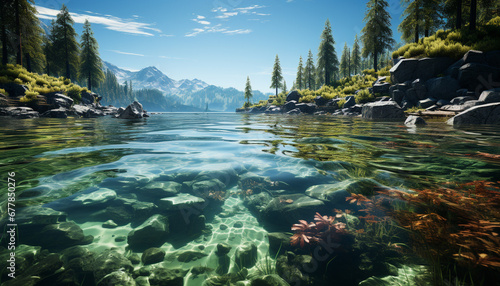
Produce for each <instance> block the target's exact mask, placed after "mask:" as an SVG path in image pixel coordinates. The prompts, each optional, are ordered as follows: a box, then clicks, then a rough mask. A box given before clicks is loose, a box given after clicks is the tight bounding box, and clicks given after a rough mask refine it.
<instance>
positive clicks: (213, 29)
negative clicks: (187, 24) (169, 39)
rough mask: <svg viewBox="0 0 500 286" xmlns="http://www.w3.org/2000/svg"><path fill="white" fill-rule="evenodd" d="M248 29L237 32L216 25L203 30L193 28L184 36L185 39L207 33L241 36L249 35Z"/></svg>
mask: <svg viewBox="0 0 500 286" xmlns="http://www.w3.org/2000/svg"><path fill="white" fill-rule="evenodd" d="M251 32H252V30H250V29H237V30H228V29H227V28H224V27H222V25H221V24H217V25H215V26H211V27H204V28H195V29H193V31H192V32H191V33H188V34H186V37H195V36H197V35H199V34H202V33H203V34H208V33H222V34H226V35H241V34H248V33H251Z"/></svg>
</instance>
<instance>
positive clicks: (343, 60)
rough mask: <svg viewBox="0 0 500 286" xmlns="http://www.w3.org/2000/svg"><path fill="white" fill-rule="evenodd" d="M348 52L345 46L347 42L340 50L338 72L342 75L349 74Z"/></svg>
mask: <svg viewBox="0 0 500 286" xmlns="http://www.w3.org/2000/svg"><path fill="white" fill-rule="evenodd" d="M350 64H351V63H350V52H349V48H348V47H347V43H345V44H344V50H343V51H342V56H341V57H340V74H341V75H342V76H343V77H347V76H350V74H349V66H350Z"/></svg>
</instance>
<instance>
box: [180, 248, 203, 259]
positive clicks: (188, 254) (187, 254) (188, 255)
mask: <svg viewBox="0 0 500 286" xmlns="http://www.w3.org/2000/svg"><path fill="white" fill-rule="evenodd" d="M205 256H207V254H205V253H203V252H200V251H190V250H188V251H184V252H182V253H181V254H179V256H178V257H177V261H179V262H191V261H196V260H198V259H200V258H203V257H205Z"/></svg>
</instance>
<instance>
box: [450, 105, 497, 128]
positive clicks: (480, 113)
mask: <svg viewBox="0 0 500 286" xmlns="http://www.w3.org/2000/svg"><path fill="white" fill-rule="evenodd" d="M447 123H448V124H450V125H453V126H454V127H460V126H463V125H469V124H495V125H498V124H500V102H494V103H488V104H483V105H479V106H475V107H472V108H470V109H468V110H466V111H464V112H462V113H459V114H457V115H455V116H454V117H452V118H451V119H449V120H448V121H447Z"/></svg>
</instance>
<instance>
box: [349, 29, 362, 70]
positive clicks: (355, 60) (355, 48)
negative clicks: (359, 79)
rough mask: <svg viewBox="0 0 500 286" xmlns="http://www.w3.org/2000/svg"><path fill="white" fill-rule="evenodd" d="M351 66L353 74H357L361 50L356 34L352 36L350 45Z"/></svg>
mask: <svg viewBox="0 0 500 286" xmlns="http://www.w3.org/2000/svg"><path fill="white" fill-rule="evenodd" d="M351 66H352V68H353V71H354V74H358V71H359V69H360V68H361V51H360V49H359V40H358V35H356V36H355V37H354V44H353V45H352V54H351Z"/></svg>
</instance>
